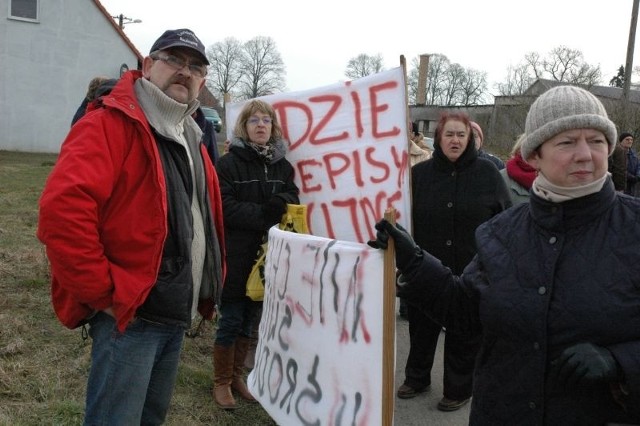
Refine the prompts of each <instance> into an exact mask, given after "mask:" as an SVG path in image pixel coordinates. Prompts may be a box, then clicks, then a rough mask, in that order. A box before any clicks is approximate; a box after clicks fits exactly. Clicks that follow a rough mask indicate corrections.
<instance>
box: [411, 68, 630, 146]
mask: <svg viewBox="0 0 640 426" xmlns="http://www.w3.org/2000/svg"><path fill="white" fill-rule="evenodd" d="M565 84H567V83H565V82H559V81H555V80H546V79H538V80H536V81H535V82H533V84H532V85H531V86H529V88H528V89H527V90H526V91H525V92H524V93H523V94H522V95H517V96H496V97H495V102H494V104H493V105H478V106H469V107H459V106H452V107H447V106H432V105H410V106H409V113H410V118H411V120H412V121H414V122H417V123H418V126H419V129H420V131H421V132H422V133H423V134H424V135H425V136H429V137H433V132H434V131H435V126H436V124H437V121H438V116H439V115H440V112H441V111H443V110H461V111H464V112H466V113H467V114H469V116H470V117H471V119H472V120H474V121H476V122H478V123H479V124H480V126H481V127H482V129H483V131H484V135H485V139H486V144H487V146H488V147H494V148H498V150H499V151H502V152H508V151H509V150H510V149H511V146H512V145H513V143H514V141H515V140H516V138H517V137H518V136H519V135H520V134H522V133H523V132H524V124H525V120H526V118H527V112H528V111H529V107H530V106H531V104H532V103H533V101H534V100H535V99H536V98H537V97H538V96H539V95H540V94H542V93H544V92H545V91H547V90H548V89H550V88H552V87H554V86H559V85H565ZM583 87H584V88H585V89H587V90H589V91H590V92H591V93H593V94H594V95H595V96H596V97H598V98H599V99H600V101H601V102H602V103H603V105H604V106H605V108H606V109H607V113H608V114H609V117H610V118H611V119H612V120H613V122H614V123H616V125H617V126H618V129H619V131H629V132H631V133H634V134H635V135H636V136H637V137H640V91H639V90H636V88H635V87H632V90H630V92H629V103H628V104H626V105H625V103H624V102H623V101H622V100H621V98H622V89H621V88H619V87H611V86H591V87H585V86H583Z"/></svg>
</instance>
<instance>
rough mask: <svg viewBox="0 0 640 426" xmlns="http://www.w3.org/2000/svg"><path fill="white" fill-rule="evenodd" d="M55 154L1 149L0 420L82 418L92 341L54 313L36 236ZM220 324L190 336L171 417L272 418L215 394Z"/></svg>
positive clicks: (207, 420)
mask: <svg viewBox="0 0 640 426" xmlns="http://www.w3.org/2000/svg"><path fill="white" fill-rule="evenodd" d="M55 160H56V156H55V155H50V154H25V153H18V152H8V151H0V294H1V295H2V296H1V297H0V324H2V327H0V425H80V424H82V419H83V413H84V393H85V389H86V378H87V374H88V369H89V359H90V357H89V355H90V350H91V341H90V340H86V341H84V340H83V339H82V336H81V332H80V330H68V329H66V328H64V327H63V326H62V325H61V324H60V323H59V322H58V320H57V318H56V316H55V314H54V312H53V310H52V308H51V301H50V295H49V275H48V265H47V260H46V257H45V254H44V250H43V247H42V245H41V244H40V243H39V241H38V240H37V239H36V237H35V232H36V227H37V216H38V212H37V210H38V198H39V196H40V193H41V191H42V187H43V185H44V182H45V180H46V177H47V175H48V174H49V172H50V171H51V168H52V166H53V164H54V163H55ZM214 333H215V325H214V324H213V323H211V322H205V323H204V326H203V328H202V329H201V334H200V335H199V336H198V337H195V338H187V339H185V345H184V350H183V353H182V360H181V363H180V370H179V376H178V384H177V387H176V390H175V393H174V397H173V401H172V406H171V410H170V413H169V418H168V421H167V424H168V425H204V424H208V425H211V424H215V425H227V426H232V425H243V426H245V425H273V424H275V423H274V422H273V421H272V420H271V419H270V418H269V416H268V415H267V413H266V412H265V411H264V410H263V409H262V408H261V407H260V406H259V405H258V404H242V403H240V404H241V407H240V409H238V410H236V411H234V412H225V411H223V410H220V409H218V408H217V407H216V406H215V404H214V403H213V402H212V399H211V386H212V383H211V377H212V371H213V368H212V364H211V351H212V348H213V337H214Z"/></svg>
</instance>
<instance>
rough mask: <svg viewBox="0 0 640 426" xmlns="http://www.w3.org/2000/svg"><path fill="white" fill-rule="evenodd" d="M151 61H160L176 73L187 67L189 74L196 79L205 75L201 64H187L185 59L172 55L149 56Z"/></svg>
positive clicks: (204, 68)
mask: <svg viewBox="0 0 640 426" xmlns="http://www.w3.org/2000/svg"><path fill="white" fill-rule="evenodd" d="M151 59H153V60H155V61H162V62H164V63H165V64H167V65H169V67H170V68H173V69H174V70H176V71H178V70H181V69H182V68H184V67H185V66H188V67H189V71H190V72H191V74H193V75H195V76H196V77H200V78H204V76H206V75H207V66H206V65H204V64H203V63H202V62H187V60H186V59H183V58H180V57H178V56H174V55H167V56H160V55H151Z"/></svg>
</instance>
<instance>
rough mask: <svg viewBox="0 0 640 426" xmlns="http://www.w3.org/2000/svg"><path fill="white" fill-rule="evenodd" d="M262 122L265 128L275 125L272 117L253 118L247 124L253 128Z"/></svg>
mask: <svg viewBox="0 0 640 426" xmlns="http://www.w3.org/2000/svg"><path fill="white" fill-rule="evenodd" d="M261 121H262V124H264V125H265V126H268V125H269V124H271V123H273V120H272V119H271V117H262V118H260V117H251V118H249V119H248V120H247V123H249V124H251V125H252V126H257V125H258V124H259V123H260V122H261Z"/></svg>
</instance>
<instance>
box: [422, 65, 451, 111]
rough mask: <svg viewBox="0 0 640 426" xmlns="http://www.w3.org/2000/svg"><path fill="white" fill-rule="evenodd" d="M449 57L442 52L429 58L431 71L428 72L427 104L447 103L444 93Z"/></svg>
mask: <svg viewBox="0 0 640 426" xmlns="http://www.w3.org/2000/svg"><path fill="white" fill-rule="evenodd" d="M449 66H450V63H449V59H448V58H447V57H446V56H445V55H442V54H439V53H437V54H434V55H431V57H430V58H429V72H428V74H427V100H426V104H427V105H447V104H446V103H445V101H444V97H443V93H444V91H445V89H446V85H447V79H446V73H447V69H448V68H449Z"/></svg>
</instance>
